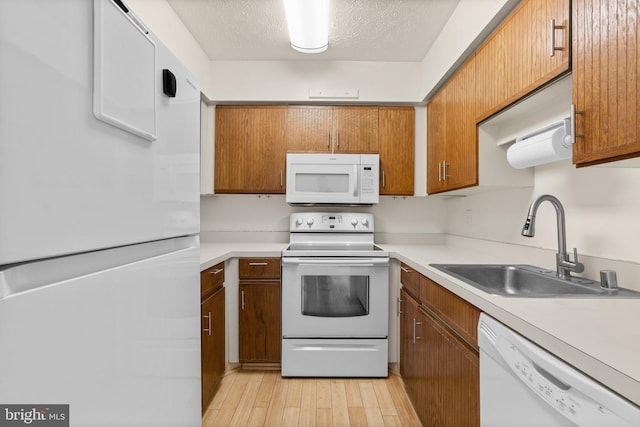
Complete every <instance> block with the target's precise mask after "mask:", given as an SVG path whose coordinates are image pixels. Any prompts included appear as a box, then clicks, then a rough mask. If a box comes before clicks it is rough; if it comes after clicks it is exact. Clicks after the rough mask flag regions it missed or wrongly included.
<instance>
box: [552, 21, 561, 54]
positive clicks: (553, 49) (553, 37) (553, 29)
mask: <svg viewBox="0 0 640 427" xmlns="http://www.w3.org/2000/svg"><path fill="white" fill-rule="evenodd" d="M562 29H564V25H556V20H555V19H552V20H551V21H550V22H549V56H555V55H556V50H564V48H562V47H556V30H562Z"/></svg>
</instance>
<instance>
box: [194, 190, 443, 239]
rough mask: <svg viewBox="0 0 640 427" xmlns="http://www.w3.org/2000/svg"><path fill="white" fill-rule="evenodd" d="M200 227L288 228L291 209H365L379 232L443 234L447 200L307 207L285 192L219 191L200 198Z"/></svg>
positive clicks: (209, 229)
mask: <svg viewBox="0 0 640 427" xmlns="http://www.w3.org/2000/svg"><path fill="white" fill-rule="evenodd" d="M200 201H201V231H202V232H203V235H205V234H206V233H207V232H238V231H241V232H288V231H289V215H290V214H291V213H292V212H304V211H308V212H313V211H320V212H324V211H344V210H349V211H355V212H358V211H366V212H371V213H373V215H374V218H375V229H376V232H379V233H398V234H409V235H415V234H440V233H443V232H444V224H445V210H446V208H445V203H444V200H442V199H439V198H426V197H409V198H401V197H397V198H393V197H380V203H379V204H378V205H375V206H371V207H365V208H324V207H319V208H308V207H292V206H289V205H287V203H286V202H285V197H284V196H260V197H259V196H256V195H216V196H205V197H201V198H200Z"/></svg>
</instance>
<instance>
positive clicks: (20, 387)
mask: <svg viewBox="0 0 640 427" xmlns="http://www.w3.org/2000/svg"><path fill="white" fill-rule="evenodd" d="M198 87H199V86H198V82H197V80H196V79H195V78H194V77H193V76H192V75H191V74H190V73H189V72H188V70H187V69H186V68H185V67H184V66H183V65H182V64H181V63H180V62H179V61H178V60H177V59H176V58H175V57H174V56H173V55H172V54H171V53H170V52H169V51H168V49H167V48H166V47H165V46H164V45H163V44H162V43H161V42H160V41H159V40H158V39H157V38H156V37H155V36H154V35H153V34H152V33H151V32H150V31H149V30H148V28H146V27H145V25H144V23H142V22H141V21H140V19H138V18H137V17H136V16H135V15H134V14H133V12H132V11H131V10H128V9H127V7H126V5H125V4H124V3H122V2H113V1H112V0H56V1H43V0H2V1H0V406H2V407H3V408H5V407H6V406H7V405H14V407H12V408H13V409H15V408H16V407H19V408H20V407H21V408H22V411H23V412H22V414H23V415H22V416H23V417H26V416H27V415H25V414H29V413H30V412H28V411H30V410H31V409H32V408H38V409H37V410H38V411H41V412H42V414H45V415H47V413H46V411H45V409H42V410H41V407H43V406H47V405H69V406H68V411H67V412H68V413H66V414H63V417H66V422H67V425H71V426H80V427H91V426H153V427H159V426H172V427H176V426H185V427H188V426H199V425H200V421H201V409H200V405H201V396H200V326H201V324H200V288H199V236H198V234H199V224H200V217H199V215H200V213H199V134H200V124H199V120H200V113H199V109H200V91H199V88H198ZM13 409H12V410H13ZM38 414H40V412H38ZM38 414H35V415H38ZM3 416H5V417H9V416H20V414H19V412H11V411H10V410H9V409H6V411H5V410H2V411H0V424H2V422H3V421H6V419H2V417H3ZM38 416H40V415H38ZM31 425H34V426H37V425H38V423H37V422H35V421H34V422H33V423H32V424H31ZM47 425H48V424H47ZM60 425H64V423H63V424H60Z"/></svg>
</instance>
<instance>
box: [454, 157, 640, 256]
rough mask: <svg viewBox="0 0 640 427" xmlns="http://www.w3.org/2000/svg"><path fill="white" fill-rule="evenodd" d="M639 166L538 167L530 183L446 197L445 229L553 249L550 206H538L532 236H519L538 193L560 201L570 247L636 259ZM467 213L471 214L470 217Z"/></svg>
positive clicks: (639, 252) (553, 222)
mask: <svg viewBox="0 0 640 427" xmlns="http://www.w3.org/2000/svg"><path fill="white" fill-rule="evenodd" d="M638 183H640V169H634V168H620V169H617V168H599V167H588V168H581V169H576V168H575V167H574V166H573V165H571V163H570V161H568V160H567V161H562V162H558V163H553V164H548V165H545V166H538V167H536V169H535V187H534V188H533V189H527V190H513V191H508V192H494V193H486V194H479V195H473V196H469V197H466V198H464V199H458V200H448V201H447V217H446V218H447V222H446V230H447V232H448V233H452V234H456V235H460V236H468V237H476V238H481V239H488V240H495V241H500V242H506V243H515V244H519V245H526V246H536V247H543V248H547V249H554V250H556V249H557V238H556V215H555V210H554V209H553V207H552V206H551V204H548V203H545V204H543V205H541V206H540V208H539V210H538V215H537V217H536V235H535V237H533V238H526V237H522V236H521V235H520V231H521V230H522V225H523V224H524V220H525V219H526V216H527V211H528V209H529V205H530V204H531V202H532V201H533V199H534V198H535V197H537V196H539V195H541V194H552V195H554V196H556V197H557V198H558V199H560V201H561V202H562V204H563V206H564V209H565V214H566V219H567V245H568V247H569V249H571V248H573V247H577V248H578V252H579V253H582V254H586V255H592V256H598V257H603V258H611V259H619V260H626V261H632V262H636V263H640V246H638V243H637V240H636V239H637V238H638V237H639V236H640V221H638V214H639V213H640V197H638V196H639V195H640V194H639V190H638ZM470 217H471V218H470Z"/></svg>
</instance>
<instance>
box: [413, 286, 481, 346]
mask: <svg viewBox="0 0 640 427" xmlns="http://www.w3.org/2000/svg"><path fill="white" fill-rule="evenodd" d="M423 277H424V276H423ZM420 301H421V302H422V303H423V304H424V305H425V306H426V307H428V308H429V309H431V311H433V312H434V313H435V314H436V315H437V316H438V317H440V319H442V320H443V321H444V322H446V323H447V324H448V325H449V327H451V328H452V329H453V330H454V331H455V332H456V333H457V334H458V335H460V337H462V338H463V339H464V340H465V341H467V343H468V344H470V345H471V346H473V347H474V348H475V349H476V350H478V330H477V327H478V321H479V319H480V309H478V308H477V307H476V306H475V305H473V304H470V303H468V302H467V301H465V300H464V299H462V298H460V297H459V296H457V295H456V294H454V293H453V292H451V291H449V290H448V289H445V288H443V287H442V286H440V285H439V284H437V283H436V282H434V281H433V280H431V279H428V278H426V277H424V280H422V281H421V282H420Z"/></svg>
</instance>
